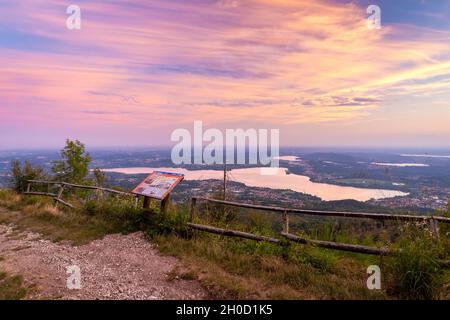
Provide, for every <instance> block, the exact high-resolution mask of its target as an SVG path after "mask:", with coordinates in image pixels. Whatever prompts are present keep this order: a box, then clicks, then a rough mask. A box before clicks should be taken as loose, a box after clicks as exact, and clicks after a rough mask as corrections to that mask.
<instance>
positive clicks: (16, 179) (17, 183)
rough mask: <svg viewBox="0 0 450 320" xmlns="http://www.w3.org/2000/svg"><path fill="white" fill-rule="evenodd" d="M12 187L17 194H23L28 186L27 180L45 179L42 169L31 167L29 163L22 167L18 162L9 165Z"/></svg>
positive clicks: (26, 162)
mask: <svg viewBox="0 0 450 320" xmlns="http://www.w3.org/2000/svg"><path fill="white" fill-rule="evenodd" d="M11 174H12V181H11V182H12V185H13V188H14V190H16V191H17V192H24V191H25V190H26V188H27V185H28V180H39V179H45V176H46V174H45V172H44V169H43V168H42V167H39V166H33V165H32V164H31V163H30V162H29V161H25V163H24V165H23V167H22V166H21V164H20V161H19V160H14V161H13V162H12V163H11Z"/></svg>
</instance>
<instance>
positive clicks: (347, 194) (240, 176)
mask: <svg viewBox="0 0 450 320" xmlns="http://www.w3.org/2000/svg"><path fill="white" fill-rule="evenodd" d="M260 169H261V168H243V169H233V170H230V171H228V173H229V175H230V176H231V180H232V181H236V182H241V183H243V184H245V185H246V186H248V187H261V188H271V189H290V190H293V191H296V192H302V193H306V194H311V195H314V196H317V197H319V198H322V200H326V201H330V200H344V199H354V200H358V201H367V200H370V199H372V198H373V199H383V198H392V197H396V196H406V195H408V193H404V192H401V191H397V190H382V189H366V188H355V187H346V186H338V185H333V184H328V183H318V182H312V181H310V179H309V177H307V176H302V175H297V174H287V173H286V170H287V169H285V168H279V169H278V170H277V173H276V174H275V175H266V176H265V175H261V171H260ZM103 171H105V172H117V173H124V174H143V173H150V172H152V171H166V172H175V173H181V174H184V178H185V179H186V180H208V179H216V180H222V179H223V171H221V170H187V169H183V168H146V167H137V168H112V169H103Z"/></svg>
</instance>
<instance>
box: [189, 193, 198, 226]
mask: <svg viewBox="0 0 450 320" xmlns="http://www.w3.org/2000/svg"><path fill="white" fill-rule="evenodd" d="M196 205H197V198H194V197H193V198H192V199H191V212H190V215H191V222H193V221H194V218H195V209H196Z"/></svg>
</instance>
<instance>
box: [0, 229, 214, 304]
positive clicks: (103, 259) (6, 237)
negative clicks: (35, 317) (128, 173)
mask: <svg viewBox="0 0 450 320" xmlns="http://www.w3.org/2000/svg"><path fill="white" fill-rule="evenodd" d="M0 257H2V258H3V259H0V270H1V271H6V272H8V273H11V274H21V275H23V277H24V279H25V282H26V284H27V285H32V286H35V287H36V290H31V291H30V292H29V294H28V296H27V298H28V299H205V298H207V294H206V291H205V290H204V289H203V288H202V287H201V286H200V284H199V283H198V282H197V281H186V280H181V279H175V280H170V279H169V277H168V273H170V272H171V271H172V270H173V269H174V268H176V267H181V266H180V265H179V261H178V260H177V259H176V258H173V257H165V256H161V255H159V254H158V251H157V250H156V248H155V245H153V244H151V243H149V242H148V241H146V240H145V238H144V235H143V234H142V233H141V232H137V233H133V234H129V235H119V234H114V235H109V236H106V237H105V238H103V239H101V240H95V241H92V242H91V243H89V244H87V245H83V246H78V247H76V246H72V245H70V244H68V243H53V242H51V241H48V240H45V239H43V238H42V237H41V235H39V234H36V233H32V232H18V231H15V230H14V228H13V226H7V225H1V224H0ZM72 265H77V266H78V267H79V268H80V273H81V288H80V289H68V288H67V278H68V277H69V274H66V271H67V270H66V268H67V267H69V266H72Z"/></svg>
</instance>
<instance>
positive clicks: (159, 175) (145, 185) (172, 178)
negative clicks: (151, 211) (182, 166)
mask: <svg viewBox="0 0 450 320" xmlns="http://www.w3.org/2000/svg"><path fill="white" fill-rule="evenodd" d="M183 179H184V175H182V174H180V173H173V172H163V171H153V172H152V173H150V175H149V176H148V177H147V178H145V179H144V181H142V182H141V183H140V184H139V185H138V186H137V187H136V188H134V189H133V190H132V191H131V192H132V193H135V194H139V195H142V196H147V197H151V198H155V199H159V200H162V199H164V198H165V197H166V196H167V195H168V194H169V192H170V191H172V189H173V188H174V187H175V186H176V185H177V184H178V183H180V182H181V180H183Z"/></svg>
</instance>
